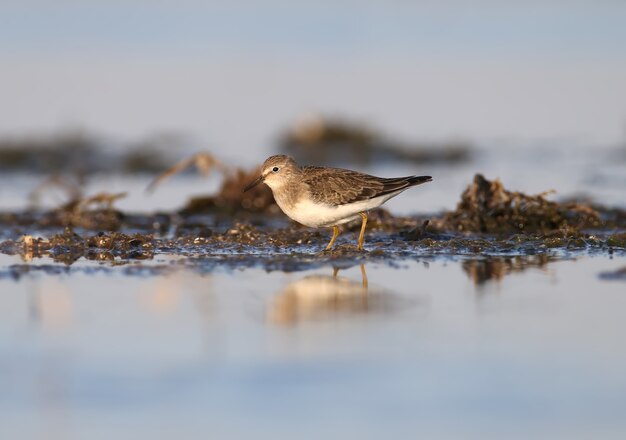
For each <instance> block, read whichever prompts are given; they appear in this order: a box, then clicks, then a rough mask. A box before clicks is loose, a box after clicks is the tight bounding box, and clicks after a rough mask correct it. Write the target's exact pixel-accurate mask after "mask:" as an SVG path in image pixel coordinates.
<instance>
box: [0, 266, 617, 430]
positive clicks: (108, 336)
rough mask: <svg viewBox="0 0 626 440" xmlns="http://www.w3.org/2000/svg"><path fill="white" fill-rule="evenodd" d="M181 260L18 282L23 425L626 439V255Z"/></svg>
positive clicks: (13, 330)
mask: <svg viewBox="0 0 626 440" xmlns="http://www.w3.org/2000/svg"><path fill="white" fill-rule="evenodd" d="M180 260H181V258H179V257H173V256H163V255H161V256H157V257H156V258H155V260H153V261H150V262H142V263H141V264H142V265H144V266H147V267H150V266H155V267H156V266H168V267H170V266H171V267H173V269H172V270H168V271H166V272H154V273H152V274H150V273H148V272H142V271H137V272H135V273H133V272H132V271H130V272H129V271H128V267H129V266H119V267H114V266H110V265H106V264H102V263H96V262H90V261H86V260H79V261H78V262H77V263H75V264H74V265H72V266H70V267H67V268H65V267H64V266H61V265H54V263H52V262H51V261H50V260H47V259H46V258H44V259H41V260H36V261H34V262H32V263H30V264H31V265H52V266H53V267H58V268H60V269H61V268H63V269H62V270H57V271H55V272H54V273H50V271H45V270H41V271H34V272H32V273H30V274H28V275H27V276H23V277H21V278H20V279H19V281H14V280H12V279H10V278H7V277H4V278H2V279H0V289H1V292H2V293H1V294H0V315H1V316H0V369H1V371H2V374H0V389H1V390H2V392H1V393H0V410H1V411H0V412H1V413H2V414H3V417H2V419H3V428H2V431H3V437H4V436H6V437H7V438H43V437H45V438H146V437H149V436H150V437H153V438H167V437H171V436H173V435H176V436H178V437H180V438H207V437H213V438H216V437H217V438H223V437H226V436H228V437H229V438H240V437H243V436H255V437H264V438H276V437H282V438H294V437H298V438H320V437H322V436H325V435H332V436H333V437H335V438H337V437H356V436H359V437H362V438H380V437H381V436H392V437H394V438H415V437H416V436H420V435H421V436H425V437H427V438H485V437H486V438H503V437H505V438H529V437H533V438H539V437H541V438H590V437H595V438H623V435H624V434H626V422H625V420H626V419H625V418H624V414H625V413H626V373H624V371H626V351H624V350H623V334H624V331H625V330H626V321H624V319H623V317H624V312H623V311H624V310H625V308H626V296H625V295H624V282H623V280H620V279H619V278H618V279H612V278H610V277H609V278H607V277H605V276H602V274H605V273H607V272H613V271H617V270H618V269H620V268H622V267H624V265H625V262H624V259H623V258H615V259H612V258H610V257H607V256H593V257H590V256H584V255H581V256H577V257H574V258H568V259H561V260H546V261H543V262H541V263H538V260H537V259H536V257H517V258H516V259H515V258H513V259H512V260H507V259H505V258H479V259H476V258H470V257H439V258H436V259H435V258H429V257H424V258H423V259H420V260H418V261H400V262H397V263H396V264H394V265H383V264H373V263H368V264H366V265H365V266H364V267H363V270H364V271H365V276H366V277H365V278H364V277H363V272H362V268H361V267H360V266H359V265H355V266H352V267H350V268H347V269H343V270H339V272H338V273H337V274H336V277H333V272H334V271H333V268H332V267H331V266H327V267H322V268H319V269H315V270H308V271H301V272H292V273H284V272H280V271H274V272H266V271H264V270H260V269H254V268H253V269H245V270H236V271H229V270H224V269H217V270H215V271H213V272H210V273H209V274H201V273H199V272H197V271H190V270H187V269H185V267H184V265H182V264H179V263H180ZM507 261H509V264H507ZM510 261H513V263H514V264H510ZM0 264H1V265H2V267H3V269H6V268H9V267H11V266H12V265H20V264H22V262H21V260H20V258H19V257H17V256H7V255H0ZM513 267H515V268H516V269H515V270H513V269H511V268H513Z"/></svg>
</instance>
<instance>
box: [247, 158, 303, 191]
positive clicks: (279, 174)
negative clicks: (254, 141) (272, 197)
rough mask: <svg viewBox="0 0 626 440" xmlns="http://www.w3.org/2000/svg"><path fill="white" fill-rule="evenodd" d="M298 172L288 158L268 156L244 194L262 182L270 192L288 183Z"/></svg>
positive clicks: (294, 164)
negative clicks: (259, 172)
mask: <svg viewBox="0 0 626 440" xmlns="http://www.w3.org/2000/svg"><path fill="white" fill-rule="evenodd" d="M299 171H300V167H299V166H298V164H297V163H296V161H295V160H293V159H292V158H291V157H289V156H284V155H278V156H270V157H268V158H267V159H266V160H265V162H263V166H262V167H261V175H260V176H259V177H258V178H257V179H256V180H254V181H253V182H251V183H250V184H249V185H248V186H246V187H245V188H244V192H245V191H248V190H250V189H252V188H253V187H255V186H256V185H258V184H259V183H261V182H263V183H265V184H266V185H267V186H269V187H270V188H271V189H272V190H274V189H277V188H280V187H281V186H283V185H284V184H285V183H287V182H289V181H290V180H291V179H293V178H294V176H295V175H296V174H297V173H298V172H299Z"/></svg>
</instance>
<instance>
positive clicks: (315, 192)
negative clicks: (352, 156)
mask: <svg viewBox="0 0 626 440" xmlns="http://www.w3.org/2000/svg"><path fill="white" fill-rule="evenodd" d="M304 170H305V173H304V176H305V177H304V179H303V181H304V183H306V184H307V185H308V187H309V191H310V195H311V198H312V199H313V200H314V201H315V202H319V203H325V204H328V205H343V204H347V203H354V202H359V201H362V200H369V199H372V198H374V197H380V196H384V195H387V194H391V193H395V192H399V191H401V190H404V189H406V188H408V187H410V186H413V185H418V184H419V183H424V182H428V181H430V180H431V178H430V176H419V177H416V176H409V177H397V178H389V179H385V178H380V177H376V176H370V175H369V174H363V173H359V172H356V171H351V170H344V169H340V168H322V167H305V169H304Z"/></svg>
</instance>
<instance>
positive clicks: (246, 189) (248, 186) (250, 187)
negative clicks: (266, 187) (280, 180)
mask: <svg viewBox="0 0 626 440" xmlns="http://www.w3.org/2000/svg"><path fill="white" fill-rule="evenodd" d="M261 182H263V175H260V176H259V177H257V178H256V179H255V180H254V182H250V183H249V184H248V185H247V186H246V187H245V188H244V189H243V192H246V191H250V190H251V189H252V188H254V187H255V186H257V185H258V184H259V183H261Z"/></svg>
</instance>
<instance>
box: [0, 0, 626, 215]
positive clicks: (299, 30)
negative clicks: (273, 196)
mask: <svg viewBox="0 0 626 440" xmlns="http://www.w3.org/2000/svg"><path fill="white" fill-rule="evenodd" d="M625 22H626V4H624V3H623V2H621V1H612V0H601V1H584V0H583V1H564V0H563V1H561V0H551V1H526V2H515V1H489V0H479V1H474V2H465V1H460V0H459V1H454V0H452V1H443V2H442V1H415V2H412V1H384V2H383V1H351V0H347V1H333V2H326V1H315V2H313V1H310V2H307V1H301V2H297V3H294V2H286V1H263V2H254V4H249V3H247V2H237V1H235V2H233V1H211V2H206V1H194V0H179V1H175V2H174V1H171V2H170V1H160V2H153V1H147V0H131V1H116V0H113V1H107V2H103V1H78V0H76V1H73V0H61V1H57V2H53V3H50V2H47V1H43V0H24V1H13V2H2V4H1V5H0V68H1V71H2V75H1V77H0V97H1V99H0V151H2V150H3V149H4V150H5V151H6V150H7V149H8V150H11V149H13V150H15V149H18V150H25V149H28V148H27V147H41V146H43V148H44V149H46V148H48V149H50V148H52V149H55V148H57V149H58V148H59V146H60V145H66V144H67V143H68V142H70V143H71V142H75V141H77V139H78V141H79V142H78V143H83V144H87V145H89V146H90V147H94V146H95V147H97V149H98V151H100V152H102V151H104V152H105V153H104V155H105V156H107V158H108V159H107V158H104V159H102V158H100V157H99V156H98V159H96V160H95V162H96V165H94V167H95V168H94V171H98V172H100V173H103V174H104V177H102V176H101V177H100V179H101V181H100V182H99V181H98V176H96V177H95V180H94V179H91V180H89V185H93V190H94V191H96V190H97V189H99V188H100V187H102V185H107V186H108V187H109V188H113V189H115V190H126V191H127V190H129V189H130V193H131V194H130V195H129V197H128V198H127V199H126V200H125V201H122V202H120V207H122V208H135V209H169V208H175V207H177V206H180V205H181V198H184V196H185V195H186V194H190V193H193V192H194V190H195V191H196V192H203V191H204V192H206V191H210V190H211V189H214V188H215V187H216V185H217V184H218V180H215V181H208V182H204V183H203V182H200V181H198V180H197V178H194V179H192V180H184V179H183V180H177V181H176V182H175V183H174V184H173V186H170V187H168V188H167V189H163V190H162V192H161V194H160V195H159V197H158V198H151V199H147V198H146V197H143V194H142V193H141V190H140V189H141V188H142V187H143V186H145V184H146V182H147V181H149V177H145V176H144V177H141V178H140V181H136V180H134V179H133V178H131V179H129V178H128V177H119V176H117V177H116V176H113V177H112V175H113V174H119V173H124V172H125V171H130V172H131V174H133V172H135V171H136V172H147V173H156V172H158V171H160V170H162V169H164V167H167V166H169V165H171V164H173V163H174V162H175V161H177V160H179V159H181V158H182V157H185V156H186V155H188V154H191V153H194V152H197V151H208V152H211V153H212V154H214V155H215V156H216V157H218V158H220V159H221V160H222V161H224V162H226V163H228V164H233V165H237V166H245V167H252V166H254V165H256V164H258V163H260V162H261V161H262V160H263V159H265V157H266V156H268V155H270V154H274V153H276V152H281V151H285V150H287V151H288V152H290V153H291V154H295V155H296V156H299V158H300V159H301V160H303V161H314V160H316V159H317V160H319V159H320V156H319V155H307V154H303V151H302V150H300V151H298V150H297V149H295V150H294V149H291V150H289V149H288V148H287V149H286V148H284V147H285V139H286V138H287V137H288V136H289V135H290V133H294V132H298V130H299V129H301V128H302V126H304V127H305V128H310V127H311V126H313V127H314V128H315V127H319V123H320V121H324V123H330V124H333V123H335V122H337V121H338V122H337V123H338V124H339V125H340V128H346V127H347V129H348V131H349V132H350V130H355V131H356V132H359V131H362V130H365V131H366V132H367V133H370V132H373V133H374V134H375V137H376V138H377V139H384V140H385V141H384V142H383V143H391V144H394V145H395V144H398V145H400V146H401V147H402V148H403V149H405V150H411V149H419V148H426V150H427V151H430V152H432V151H433V150H435V151H436V150H437V149H438V148H448V149H449V148H450V147H451V146H452V147H453V148H452V151H453V153H455V154H456V153H458V152H459V151H461V153H462V154H461V155H462V157H463V158H472V159H474V162H473V163H472V164H471V165H470V166H468V167H467V168H466V169H464V168H462V166H461V168H459V162H463V161H459V160H453V161H449V162H450V163H449V164H448V163H447V162H448V161H446V160H435V161H432V160H431V161H428V160H426V161H420V159H419V158H418V159H417V160H416V161H414V162H415V163H412V164H407V163H406V161H405V160H403V159H402V157H401V159H400V160H396V161H395V163H394V161H393V160H392V161H386V160H382V159H384V155H383V157H382V159H381V158H380V157H378V159H376V158H375V159H374V160H373V161H370V162H368V163H362V164H358V165H359V167H360V169H363V170H364V171H370V172H377V173H379V174H382V173H386V174H390V175H393V174H404V173H409V174H413V173H416V174H419V173H427V174H433V175H435V176H439V177H440V179H439V181H440V182H441V184H440V185H439V186H438V187H437V188H438V189H437V188H435V189H432V190H431V192H430V193H428V194H427V195H424V196H423V197H422V198H421V199H419V200H418V199H415V200H411V201H410V202H409V204H408V205H406V206H405V205H402V203H403V202H397V201H392V205H391V206H392V207H395V208H396V209H397V210H398V211H406V212H409V211H411V212H414V211H415V210H418V209H425V210H427V211H436V210H440V209H444V208H452V206H451V205H453V204H454V202H455V200H456V198H457V197H458V194H459V191H461V190H462V188H463V187H464V186H465V185H466V184H467V183H469V181H470V180H471V177H472V175H473V173H474V172H477V171H481V172H485V173H487V174H488V175H489V176H488V177H492V178H493V177H501V178H502V179H504V181H505V183H508V184H509V186H513V187H514V188H517V189H520V190H524V191H529V192H533V191H534V192H539V191H543V190H547V189H552V188H558V189H559V190H560V192H561V193H562V195H563V196H568V197H569V196H577V195H581V194H583V195H591V196H593V197H595V198H601V199H603V200H602V201H603V202H605V203H608V204H620V200H621V199H622V197H620V196H619V194H618V193H619V192H618V191H617V190H615V191H612V190H607V189H606V188H607V187H610V186H617V187H619V186H620V185H621V184H626V177H624V175H623V168H624V167H623V160H624V158H623V156H626V153H624V154H622V153H623V151H624V150H626V85H625V82H624V78H626V50H625V49H624V48H625V47H626V26H624V23H625ZM307 124H308V125H307ZM316 124H318V125H316ZM368 130H369V131H368ZM469 149H471V154H465V153H467V151H469ZM13 150H11V154H14V151H13ZM33 150H34V151H35V152H36V154H35V155H37V154H39V156H40V157H46V156H45V155H41V150H40V149H38V148H33ZM129 150H131V151H134V152H136V154H135V155H134V156H133V157H131V158H130V162H131V165H130V166H127V165H128V164H127V163H126V162H123V163H122V165H120V162H119V161H118V162H116V161H115V160H111V157H110V156H112V155H115V154H118V153H119V152H120V151H124V152H128V151H129ZM331 150H333V151H337V149H335V148H334V145H333V149H331ZM466 150H467V151H466ZM137 151H138V152H137ZM503 151H504V152H503ZM599 151H600V153H598V152H599ZM0 154H1V153H0ZM598 154H600V158H598ZM357 156H358V155H357ZM426 156H427V157H430V156H428V155H426ZM435 156H436V157H439V156H437V155H435ZM2 157H4V160H2V162H4V164H3V165H2V169H3V171H4V172H5V173H3V175H4V176H5V177H4V179H5V180H6V173H9V172H11V171H20V172H22V171H25V172H26V174H29V172H30V173H32V172H35V174H36V176H35V177H36V178H35V180H32V181H29V182H25V183H23V184H20V185H16V187H17V188H14V190H11V191H8V190H6V189H5V190H4V191H2V192H0V203H1V204H2V206H5V207H19V206H22V205H23V201H24V199H25V194H23V193H22V192H21V191H22V190H23V191H26V190H27V189H28V190H31V189H32V188H33V187H34V186H36V184H37V183H39V182H37V181H36V179H37V178H39V177H40V176H41V175H42V174H46V173H54V172H66V169H67V167H66V165H68V163H69V164H70V165H72V166H71V167H69V168H70V169H71V168H72V167H77V166H78V167H79V166H80V164H76V163H73V162H72V160H71V158H72V157H73V158H74V159H76V158H77V157H79V158H80V156H76V154H75V152H74V153H73V154H71V155H70V159H67V160H66V159H64V158H60V159H58V160H56V162H55V161H53V160H52V161H51V160H49V159H48V158H46V159H45V161H44V163H45V164H46V166H43V167H42V169H41V170H37V167H36V166H33V164H32V162H29V161H26V162H22V163H25V164H26V166H24V167H22V169H18V168H19V167H16V166H14V167H13V168H12V165H11V164H13V165H15V163H16V162H15V161H14V162H11V161H10V160H8V159H7V156H6V155H5V156H0V159H2ZM12 157H13V158H14V155H9V158H12ZM90 157H91V158H92V160H93V157H95V156H94V155H93V154H92V153H90V154H88V155H86V159H85V160H84V161H83V166H84V165H85V163H84V162H85V161H86V160H87V158H90ZM351 157H352V158H353V157H354V155H353V156H348V159H350V158H351ZM444 157H447V156H446V155H445V154H444ZM455 157H456V156H455ZM616 158H621V160H622V162H621V165H620V168H619V169H614V168H612V166H613V164H614V162H615V159H616ZM343 159H346V157H345V155H344V156H341V157H339V158H334V156H332V155H331V156H330V157H324V161H323V162H327V163H332V164H337V165H342V166H343V165H346V166H354V164H353V163H350V162H351V160H343ZM379 159H380V160H379ZM457 159H458V158H457ZM107 160H111V162H107ZM81 161H82V159H80V160H79V162H81ZM520 161H522V162H520ZM524 161H525V163H526V165H528V166H527V167H522V170H519V167H517V166H516V165H518V164H520V163H524ZM352 162H354V161H352ZM51 163H53V164H54V166H53V167H52V168H53V169H47V168H49V167H48V166H47V165H50V164H51ZM103 164H104V165H103ZM511 164H513V165H514V166H511ZM384 165H387V167H385V166H384ZM442 165H454V166H456V168H453V169H452V170H449V169H448V168H447V167H445V168H444V169H439V168H437V167H439V166H442ZM537 166H540V167H543V168H539V169H538V170H537V168H536V167H537ZM87 168H89V167H87ZM599 169H602V170H603V171H602V172H601V173H600V174H599V171H598V170H599ZM563 170H567V171H568V172H567V173H563ZM87 171H89V170H87ZM135 174H136V173H134V174H133V177H136V175H135ZM566 174H567V175H566ZM531 175H532V176H531ZM546 176H547V177H546ZM22 178H24V177H23V173H20V176H19V177H18V179H22ZM120 179H121V180H120ZM15 181H16V177H15V176H12V177H11V180H10V181H5V182H4V183H5V188H6V185H11V182H15ZM607 182H608V184H607ZM181 185H182V186H181ZM90 188H92V186H90ZM439 189H441V190H442V191H441V192H440V191H439Z"/></svg>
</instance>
